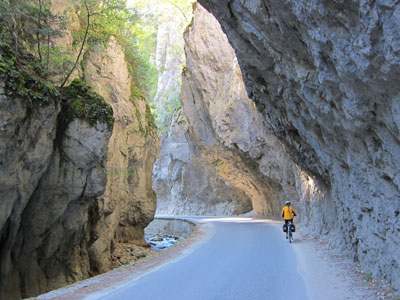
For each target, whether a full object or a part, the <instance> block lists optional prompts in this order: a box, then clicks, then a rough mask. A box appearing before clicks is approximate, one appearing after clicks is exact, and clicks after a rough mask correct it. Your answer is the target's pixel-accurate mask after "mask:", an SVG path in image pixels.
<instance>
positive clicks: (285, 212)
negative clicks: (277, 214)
mask: <svg viewBox="0 0 400 300" xmlns="http://www.w3.org/2000/svg"><path fill="white" fill-rule="evenodd" d="M294 216H297V214H296V211H295V210H294V208H293V207H291V206H290V201H286V202H285V206H284V207H283V208H282V218H283V219H284V220H285V226H286V228H287V226H288V225H289V222H291V223H292V224H294V223H293V217H294ZM286 238H288V231H287V230H286Z"/></svg>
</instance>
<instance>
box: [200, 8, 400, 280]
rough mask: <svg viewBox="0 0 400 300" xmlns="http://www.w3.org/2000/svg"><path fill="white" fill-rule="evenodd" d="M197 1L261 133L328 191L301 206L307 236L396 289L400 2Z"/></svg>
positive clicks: (399, 227)
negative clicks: (216, 31) (259, 120)
mask: <svg viewBox="0 0 400 300" xmlns="http://www.w3.org/2000/svg"><path fill="white" fill-rule="evenodd" d="M199 2H200V3H201V4H202V5H204V6H205V7H206V8H207V9H208V10H209V11H210V12H212V13H213V14H214V15H215V16H216V18H217V19H218V20H219V22H220V23H221V25H222V28H223V30H224V31H225V32H226V34H227V36H228V38H229V41H230V43H231V44H232V46H233V48H234V49H235V52H236V55H237V57H238V61H239V65H240V67H241V69H242V72H243V74H244V76H243V77H244V81H245V83H246V87H247V93H248V95H249V97H250V98H251V99H252V100H253V101H254V103H255V104H256V106H257V109H258V110H259V112H260V113H261V115H262V117H263V121H264V123H265V128H267V129H268V130H269V131H270V132H271V133H272V134H273V135H275V136H276V137H277V138H278V139H279V141H280V142H282V143H283V144H284V145H285V148H286V149H287V152H288V153H289V155H290V157H291V159H292V160H293V161H294V162H296V163H297V164H298V165H299V166H301V169H302V170H304V172H306V173H307V174H309V175H310V176H311V177H310V183H313V184H316V185H317V188H319V189H320V190H321V191H323V192H324V196H323V197H316V198H314V199H312V201H304V202H303V205H304V208H303V211H304V212H306V217H307V220H309V226H310V228H311V229H313V231H314V232H315V233H318V234H319V233H325V234H329V238H330V240H331V245H332V246H334V247H337V249H338V250H339V252H340V251H343V253H344V252H345V251H346V252H349V253H350V255H351V256H352V257H353V258H354V259H356V260H358V261H360V262H361V265H362V266H363V268H365V270H367V271H368V272H372V274H373V276H374V277H380V278H386V279H388V280H389V281H391V282H392V284H393V285H394V286H399V285H400V260H399V257H400V252H399V251H400V250H399V249H400V247H399V246H400V235H399V232H400V225H399V224H400V213H399V211H400V206H399V203H400V201H399V199H400V191H399V184H400V181H399V178H400V177H399V172H398V170H399V165H400V157H399V153H400V149H399V148H400V143H399V129H400V128H399V117H398V116H399V99H400V98H399V88H398V86H399V74H400V52H399V50H400V36H399V31H398V30H397V28H398V25H399V23H400V14H399V11H400V4H399V3H398V2H396V1H353V0H352V1H322V0H320V1H292V0H285V1H275V0H261V1H260V0H252V1H242V0H233V1H228V0H224V1H220V0H218V1H216V0H200V1H199ZM306 190H307V189H306ZM306 190H300V191H302V193H303V194H304V192H306ZM313 190H314V187H313V186H312V185H311V189H308V192H312V191H313ZM314 191H315V190H314ZM308 192H307V193H308ZM317 208H319V209H317Z"/></svg>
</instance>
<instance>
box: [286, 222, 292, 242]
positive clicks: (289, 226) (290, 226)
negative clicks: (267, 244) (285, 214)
mask: <svg viewBox="0 0 400 300" xmlns="http://www.w3.org/2000/svg"><path fill="white" fill-rule="evenodd" d="M292 226H293V222H291V221H290V222H288V226H287V235H288V239H289V243H292V241H293V233H292Z"/></svg>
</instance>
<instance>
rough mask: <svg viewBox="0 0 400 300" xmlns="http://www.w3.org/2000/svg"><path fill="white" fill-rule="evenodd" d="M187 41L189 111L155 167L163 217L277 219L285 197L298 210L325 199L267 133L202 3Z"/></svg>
mask: <svg viewBox="0 0 400 300" xmlns="http://www.w3.org/2000/svg"><path fill="white" fill-rule="evenodd" d="M185 40H186V60H187V62H186V69H185V72H184V76H183V87H182V104H183V111H184V113H183V112H179V113H178V114H177V115H176V116H175V120H174V123H173V125H172V126H171V128H170V130H169V132H168V134H167V135H166V136H165V137H164V139H163V140H162V145H161V156H160V159H159V160H158V161H157V164H156V167H155V169H154V189H155V191H156V193H157V196H158V213H167V214H176V213H178V214H188V213H189V214H216V215H224V214H226V215H230V214H242V213H246V212H248V211H250V210H253V213H254V214H255V215H274V216H277V215H278V214H279V212H280V209H281V206H282V204H283V202H284V201H285V200H287V199H290V200H292V201H293V202H294V204H295V205H296V204H297V205H300V202H301V201H309V200H310V197H314V198H315V197H316V196H317V195H320V194H321V191H320V190H319V189H317V188H316V189H314V191H313V193H309V192H308V191H309V189H310V188H311V187H310V184H309V179H308V178H309V177H308V175H307V174H306V173H304V172H300V169H299V168H298V167H297V166H296V165H295V164H294V163H293V162H292V161H291V160H290V159H289V156H288V155H287V154H286V151H285V149H284V146H283V145H282V144H281V143H280V142H279V141H278V140H277V139H276V138H275V137H274V136H273V135H271V134H268V132H267V131H266V129H265V128H264V124H263V120H262V116H261V114H260V113H259V112H258V111H257V109H256V106H255V105H254V103H253V102H252V101H251V100H250V99H249V98H248V97H247V94H246V90H245V86H244V83H243V80H242V75H241V71H240V68H239V65H238V63H237V60H236V57H235V53H234V50H233V49H232V47H231V46H230V45H229V43H228V40H227V38H226V36H225V34H224V33H223V32H222V30H221V29H220V26H219V24H218V22H217V21H216V19H215V18H214V17H213V16H212V15H211V14H210V13H208V12H207V11H206V10H205V9H203V8H202V7H201V6H200V5H196V6H195V9H194V19H193V24H192V25H191V26H190V27H189V28H188V30H187V32H186V34H185ZM310 180H311V179H310ZM297 189H299V190H302V191H303V192H302V193H301V194H299V193H298V192H297ZM306 191H307V192H306ZM300 210H301V209H300Z"/></svg>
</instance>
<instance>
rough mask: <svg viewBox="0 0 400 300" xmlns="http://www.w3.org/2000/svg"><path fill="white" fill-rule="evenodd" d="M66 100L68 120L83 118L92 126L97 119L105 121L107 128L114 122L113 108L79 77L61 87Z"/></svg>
mask: <svg viewBox="0 0 400 300" xmlns="http://www.w3.org/2000/svg"><path fill="white" fill-rule="evenodd" d="M63 98H64V99H65V100H66V104H65V117H66V121H67V122H70V121H72V119H74V118H79V119H84V120H86V121H88V123H89V124H90V125H92V126H94V125H96V122H97V121H100V122H105V123H107V125H108V127H109V128H112V126H113V124H114V117H113V110H112V107H111V105H109V104H107V103H106V102H105V100H104V98H103V97H102V96H100V95H99V94H97V93H96V92H95V91H94V90H93V89H92V88H91V87H90V86H89V85H87V84H86V83H84V82H83V81H81V80H79V79H74V80H73V81H72V82H71V84H70V85H69V86H67V87H65V88H64V89H63Z"/></svg>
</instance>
